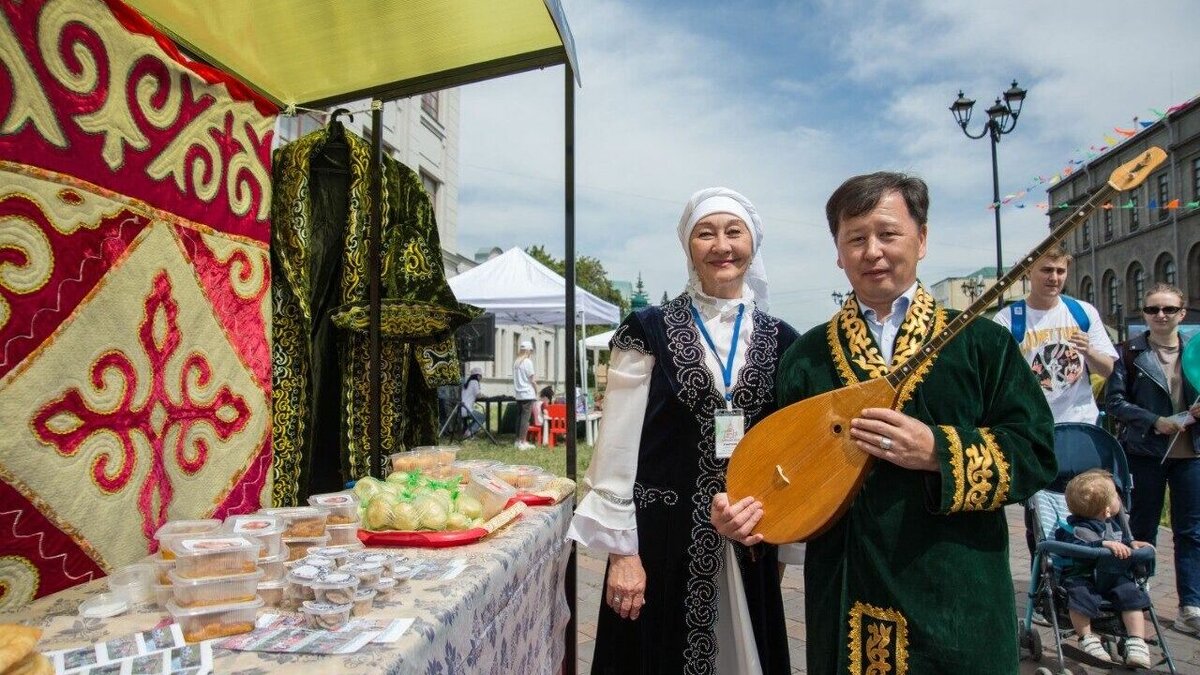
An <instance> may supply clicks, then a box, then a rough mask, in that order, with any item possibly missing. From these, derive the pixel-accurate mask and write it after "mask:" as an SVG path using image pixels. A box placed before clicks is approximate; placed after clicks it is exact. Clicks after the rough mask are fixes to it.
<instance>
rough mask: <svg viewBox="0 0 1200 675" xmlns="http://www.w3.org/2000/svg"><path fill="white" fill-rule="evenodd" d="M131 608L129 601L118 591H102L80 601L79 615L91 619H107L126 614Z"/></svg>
mask: <svg viewBox="0 0 1200 675" xmlns="http://www.w3.org/2000/svg"><path fill="white" fill-rule="evenodd" d="M128 609H129V601H128V600H126V599H125V598H123V597H121V596H120V595H117V594H116V593H101V594H100V595H93V596H92V597H90V598H88V599H87V600H84V601H83V602H81V603H79V616H82V617H87V618H89V619H107V618H109V617H110V616H117V615H118V614H124V613H125V612H126V611H127V610H128Z"/></svg>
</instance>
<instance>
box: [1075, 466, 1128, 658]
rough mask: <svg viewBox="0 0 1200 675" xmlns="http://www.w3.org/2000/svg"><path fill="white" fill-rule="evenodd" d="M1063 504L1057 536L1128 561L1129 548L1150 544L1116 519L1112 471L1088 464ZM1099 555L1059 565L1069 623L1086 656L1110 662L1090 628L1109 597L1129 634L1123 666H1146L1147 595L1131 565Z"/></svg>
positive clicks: (1117, 508)
mask: <svg viewBox="0 0 1200 675" xmlns="http://www.w3.org/2000/svg"><path fill="white" fill-rule="evenodd" d="M1066 498H1067V508H1068V509H1070V511H1071V515H1070V516H1069V517H1068V518H1067V520H1066V522H1065V523H1064V522H1061V521H1060V522H1059V526H1058V528H1057V530H1056V531H1055V533H1054V538H1055V540H1057V541H1060V542H1065V543H1068V544H1075V545H1077V546H1087V547H1091V548H1097V547H1103V548H1107V549H1108V550H1110V551H1112V554H1113V557H1114V558H1116V559H1117V560H1127V559H1129V557H1130V556H1131V554H1132V552H1133V551H1135V550H1137V549H1140V548H1146V547H1149V546H1150V544H1147V543H1146V542H1144V541H1133V538H1132V537H1131V536H1130V535H1129V534H1128V528H1123V527H1122V523H1121V522H1120V520H1118V515H1119V514H1120V513H1121V497H1120V495H1119V494H1118V493H1117V487H1116V484H1114V483H1113V478H1112V474H1111V473H1109V472H1107V471H1105V470H1103V469H1092V470H1090V471H1085V472H1084V473H1081V474H1079V475H1078V476H1075V477H1074V478H1072V479H1071V480H1070V482H1068V483H1067V489H1066ZM1113 567H1114V566H1112V565H1104V564H1102V563H1100V562H1099V561H1098V560H1084V559H1071V560H1070V562H1069V563H1068V564H1067V565H1066V566H1065V567H1064V569H1063V581H1062V585H1063V588H1064V589H1065V590H1066V593H1067V611H1068V615H1069V616H1070V618H1071V626H1072V627H1073V628H1074V629H1075V634H1076V636H1077V637H1078V638H1079V647H1080V649H1082V650H1083V651H1084V652H1085V653H1086V654H1087V655H1088V656H1091V657H1092V658H1094V659H1097V660H1099V661H1103V662H1109V663H1111V662H1112V659H1111V657H1110V656H1109V654H1108V650H1107V649H1106V648H1105V646H1104V644H1103V643H1102V642H1101V640H1100V637H1099V636H1097V635H1095V634H1094V633H1092V619H1096V618H1099V617H1101V616H1103V615H1104V612H1103V610H1101V608H1100V607H1101V603H1102V602H1104V601H1108V603H1109V604H1110V605H1111V606H1112V609H1113V610H1114V611H1118V612H1120V613H1121V620H1122V622H1123V623H1124V624H1125V632H1126V635H1127V636H1128V637H1127V638H1126V640H1125V665H1127V666H1130V667H1133V668H1149V667H1150V649H1149V647H1147V646H1146V640H1145V638H1146V621H1145V618H1144V617H1143V616H1142V612H1143V611H1145V610H1147V609H1149V608H1150V596H1149V595H1148V594H1147V593H1146V591H1145V590H1143V589H1142V587H1141V586H1139V585H1138V584H1137V582H1136V581H1135V580H1134V578H1133V575H1132V574H1131V573H1130V571H1129V569H1128V568H1126V569H1124V570H1119V569H1112V568H1113Z"/></svg>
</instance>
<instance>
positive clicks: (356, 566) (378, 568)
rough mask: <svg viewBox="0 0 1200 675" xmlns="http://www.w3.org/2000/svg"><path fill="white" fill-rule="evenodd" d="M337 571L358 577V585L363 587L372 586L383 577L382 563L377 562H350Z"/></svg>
mask: <svg viewBox="0 0 1200 675" xmlns="http://www.w3.org/2000/svg"><path fill="white" fill-rule="evenodd" d="M338 571H339V572H348V573H350V574H353V575H354V576H356V577H358V581H359V585H360V586H363V587H374V586H375V584H377V583H379V580H380V579H381V578H383V564H382V563H377V562H352V563H350V564H348V565H343V566H342V567H341V568H339V569H338Z"/></svg>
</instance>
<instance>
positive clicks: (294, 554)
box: [283, 534, 329, 561]
mask: <svg viewBox="0 0 1200 675" xmlns="http://www.w3.org/2000/svg"><path fill="white" fill-rule="evenodd" d="M328 545H329V535H327V534H323V535H321V536H319V537H298V538H296V539H288V538H286V537H285V538H284V540H283V547H284V548H285V549H287V559H288V561H292V560H299V559H301V558H303V557H304V556H306V555H308V549H310V548H313V547H314V546H316V547H320V546H328Z"/></svg>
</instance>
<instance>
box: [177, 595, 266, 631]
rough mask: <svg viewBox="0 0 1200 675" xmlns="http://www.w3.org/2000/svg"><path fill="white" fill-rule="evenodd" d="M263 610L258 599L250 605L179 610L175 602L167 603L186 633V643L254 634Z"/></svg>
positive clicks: (182, 608) (242, 603)
mask: <svg viewBox="0 0 1200 675" xmlns="http://www.w3.org/2000/svg"><path fill="white" fill-rule="evenodd" d="M262 606H263V601H262V598H258V597H256V598H254V599H253V600H251V601H250V602H240V603H237V604H234V605H210V606H204V607H180V606H179V605H177V604H175V603H174V602H168V603H167V612H168V613H170V615H171V618H172V619H174V621H175V623H177V624H179V627H180V628H182V629H183V639H184V640H187V641H188V642H203V641H204V640H211V639H213V638H219V637H227V636H229V635H238V634H239V633H249V632H250V631H252V630H254V619H255V618H256V616H257V614H258V609H259V608H260V607H262Z"/></svg>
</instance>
